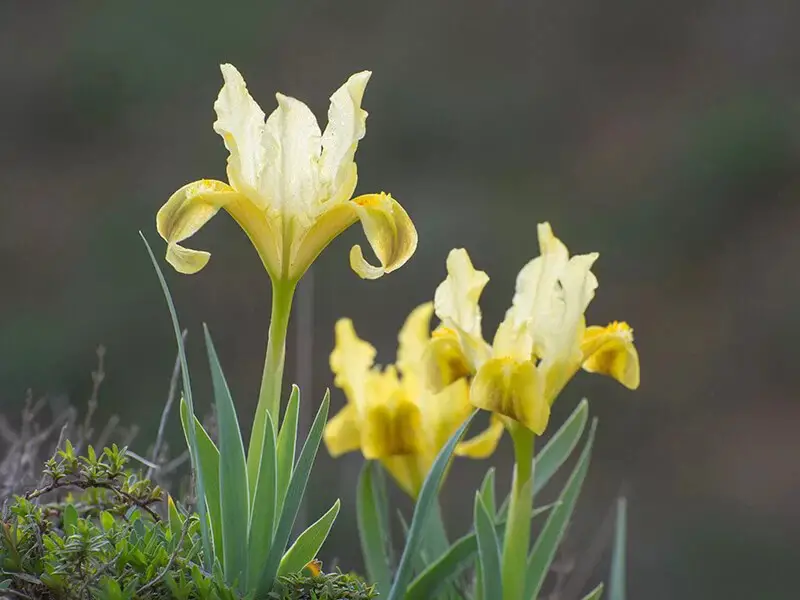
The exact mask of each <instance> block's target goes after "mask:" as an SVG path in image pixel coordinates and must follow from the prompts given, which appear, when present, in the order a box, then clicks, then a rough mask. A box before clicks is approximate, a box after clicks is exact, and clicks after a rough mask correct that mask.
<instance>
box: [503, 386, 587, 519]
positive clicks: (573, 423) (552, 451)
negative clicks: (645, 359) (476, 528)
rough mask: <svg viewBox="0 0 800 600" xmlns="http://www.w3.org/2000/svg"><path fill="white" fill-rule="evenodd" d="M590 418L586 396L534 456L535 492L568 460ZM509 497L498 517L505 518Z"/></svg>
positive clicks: (540, 489)
mask: <svg viewBox="0 0 800 600" xmlns="http://www.w3.org/2000/svg"><path fill="white" fill-rule="evenodd" d="M588 419H589V402H588V401H587V400H586V398H584V399H583V400H581V401H580V402H579V403H578V406H577V407H576V408H575V410H573V411H572V414H571V415H570V416H569V418H568V419H567V420H566V421H564V424H563V425H562V426H561V427H560V428H559V429H558V431H556V433H555V434H554V435H553V437H551V438H550V440H549V441H548V442H547V444H545V447H544V448H542V450H541V451H540V452H539V453H538V454H537V455H536V458H534V465H535V466H534V469H533V493H534V495H536V494H538V493H539V492H540V491H542V489H543V488H544V486H545V485H547V483H548V482H549V481H550V479H551V478H552V477H553V475H555V474H556V473H557V472H558V470H559V469H560V468H561V465H563V464H564V462H566V460H567V459H568V458H569V456H570V454H572V451H573V450H574V449H575V446H577V445H578V442H579V441H580V439H581V436H582V435H583V430H584V428H585V427H586V421H587V420H588ZM508 503H509V497H506V499H505V500H504V501H503V504H502V506H501V507H500V511H499V513H498V518H502V519H505V518H506V514H507V513H508Z"/></svg>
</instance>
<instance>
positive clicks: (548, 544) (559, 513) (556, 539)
mask: <svg viewBox="0 0 800 600" xmlns="http://www.w3.org/2000/svg"><path fill="white" fill-rule="evenodd" d="M596 429H597V419H594V420H593V421H592V426H591V429H590V430H589V437H588V439H587V440H586V445H585V446H584V447H583V451H582V452H581V455H580V458H579V459H578V462H577V463H576V465H575V468H574V469H573V470H572V473H571V474H570V476H569V479H568V480H567V483H566V484H565V485H564V489H563V490H562V491H561V495H560V496H559V497H558V504H557V506H555V507H554V508H553V510H552V511H551V512H550V515H549V516H548V517H547V521H546V522H545V524H544V528H542V531H541V533H539V537H538V538H536V543H535V544H534V546H533V551H532V552H531V554H530V556H529V557H528V574H527V579H526V584H525V597H526V598H536V597H537V596H538V594H539V591H540V590H541V589H542V584H543V583H544V579H545V577H546V576H547V572H548V570H549V569H550V564H551V563H552V562H553V557H554V556H555V554H556V550H557V549H558V545H559V544H560V543H561V539H562V538H563V537H564V531H566V529H567V524H568V523H569V519H570V517H571V516H572V511H573V510H574V509H575V502H576V501H577V500H578V495H579V494H580V491H581V486H582V485H583V480H584V479H585V478H586V472H587V471H588V470H589V462H590V459H591V456H592V444H593V443H594V435H595V430H596Z"/></svg>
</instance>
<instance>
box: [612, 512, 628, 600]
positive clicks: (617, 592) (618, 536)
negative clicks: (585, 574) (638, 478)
mask: <svg viewBox="0 0 800 600" xmlns="http://www.w3.org/2000/svg"><path fill="white" fill-rule="evenodd" d="M627 536H628V500H627V498H625V497H624V496H622V497H620V498H617V521H616V525H615V527H614V548H613V550H612V552H611V577H610V578H609V582H608V600H625V596H626V593H625V592H626V589H625V587H626V586H625V554H626V552H625V550H626V547H625V546H626V543H627Z"/></svg>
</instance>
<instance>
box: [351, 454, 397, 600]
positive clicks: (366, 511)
mask: <svg viewBox="0 0 800 600" xmlns="http://www.w3.org/2000/svg"><path fill="white" fill-rule="evenodd" d="M374 471H375V463H374V462H373V461H370V460H368V461H365V462H364V466H363V467H362V468H361V474H360V475H359V477H358V491H357V496H356V519H357V522H358V535H359V540H360V541H361V554H362V556H363V557H364V566H365V567H366V570H367V575H368V576H369V579H370V581H373V582H375V585H376V586H377V589H378V592H379V593H381V594H383V593H386V592H387V591H388V590H389V586H390V585H391V581H392V575H391V571H390V569H389V557H388V556H387V554H386V532H385V531H384V529H385V527H384V520H383V517H382V515H381V512H380V503H381V499H380V498H379V497H378V493H377V491H376V486H375V483H374V478H373V475H374Z"/></svg>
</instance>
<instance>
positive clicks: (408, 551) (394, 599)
mask: <svg viewBox="0 0 800 600" xmlns="http://www.w3.org/2000/svg"><path fill="white" fill-rule="evenodd" d="M477 412H478V411H477V410H475V411H473V412H472V414H471V415H470V416H469V417H468V418H467V419H466V420H465V421H464V423H462V425H461V427H459V428H458V430H457V431H456V432H455V433H453V435H452V436H450V439H449V440H448V441H447V443H446V444H445V445H444V447H443V448H442V449H441V450H440V451H439V455H438V456H437V457H436V460H435V461H434V462H433V466H432V467H431V470H430V472H429V473H428V476H427V477H425V481H424V482H423V484H422V490H421V491H420V494H419V497H418V498H417V503H416V505H415V506H414V517H413V518H412V519H411V527H410V529H409V532H408V538H407V539H406V546H405V548H404V549H403V555H402V556H401V557H400V564H399V565H398V567H397V574H396V575H395V580H394V584H393V585H392V588H391V589H390V590H389V596H388V600H400V598H402V597H403V596H404V595H405V593H406V588H407V587H408V583H409V579H411V566H412V561H413V560H414V555H415V554H416V553H417V551H418V550H419V545H420V542H421V540H422V536H423V535H424V532H425V527H426V526H427V521H428V518H429V517H430V514H431V511H432V510H434V509H435V505H436V502H437V499H438V496H439V487H440V485H441V483H442V480H443V479H444V473H445V470H446V469H447V465H448V464H449V463H450V457H451V456H452V454H453V450H455V447H456V444H457V443H458V442H459V440H460V439H461V436H462V435H464V431H466V429H467V427H469V424H470V423H471V422H472V419H473V418H474V417H475V414H476V413H477Z"/></svg>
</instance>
